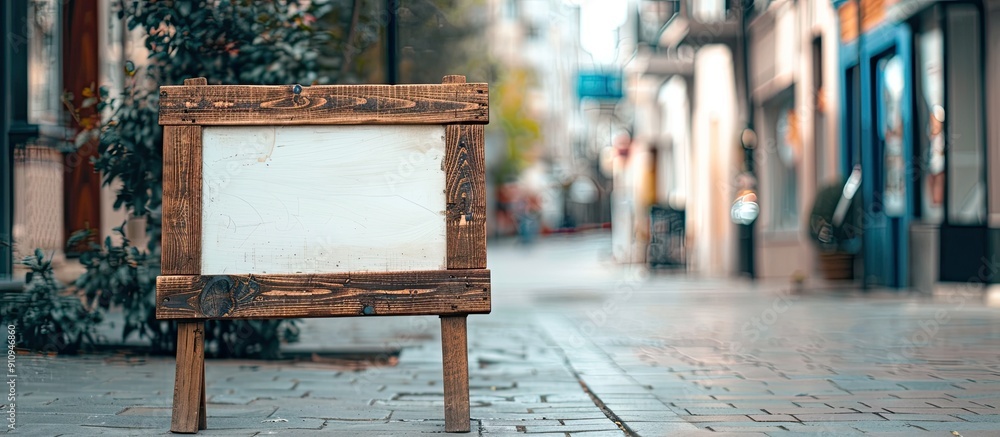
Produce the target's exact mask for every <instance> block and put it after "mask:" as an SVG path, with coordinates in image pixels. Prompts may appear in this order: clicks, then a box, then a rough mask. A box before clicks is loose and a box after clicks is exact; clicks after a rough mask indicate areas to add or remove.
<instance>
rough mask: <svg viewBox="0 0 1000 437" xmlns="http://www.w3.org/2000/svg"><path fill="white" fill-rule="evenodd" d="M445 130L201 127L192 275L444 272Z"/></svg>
mask: <svg viewBox="0 0 1000 437" xmlns="http://www.w3.org/2000/svg"><path fill="white" fill-rule="evenodd" d="M444 137H445V129H444V127H443V126H440V125H435V126H247V127H229V126H226V127H214V126H213V127H205V128H204V135H203V140H202V142H203V143H204V145H203V149H204V151H203V155H204V166H203V174H204V176H203V178H204V197H203V204H202V221H203V224H202V245H203V246H202V248H201V250H202V270H201V274H205V275H214V274H232V273H238V274H251V273H252V274H294V273H342V272H359V271H374V272H387V271H410V270H443V269H444V268H445V258H446V254H447V245H446V229H445V228H446V227H445V216H444V213H445V194H444V186H445V172H444V170H443V169H442V161H443V160H444V155H445V138H444Z"/></svg>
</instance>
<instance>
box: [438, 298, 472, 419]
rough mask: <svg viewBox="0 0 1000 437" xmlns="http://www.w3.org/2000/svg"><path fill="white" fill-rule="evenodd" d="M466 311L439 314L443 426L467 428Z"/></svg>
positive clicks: (467, 360) (467, 345)
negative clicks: (444, 314)
mask: <svg viewBox="0 0 1000 437" xmlns="http://www.w3.org/2000/svg"><path fill="white" fill-rule="evenodd" d="M467 318H468V317H466V316H465V315H458V316H441V357H442V365H443V370H444V430H445V431H446V432H469V425H470V423H469V422H470V414H469V349H468V348H469V340H468V334H467V332H468V331H467V329H466V319H467Z"/></svg>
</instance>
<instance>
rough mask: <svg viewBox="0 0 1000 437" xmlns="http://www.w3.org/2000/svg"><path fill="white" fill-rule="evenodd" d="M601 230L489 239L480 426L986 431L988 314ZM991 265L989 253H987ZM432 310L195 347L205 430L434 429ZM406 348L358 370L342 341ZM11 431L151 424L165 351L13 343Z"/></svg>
mask: <svg viewBox="0 0 1000 437" xmlns="http://www.w3.org/2000/svg"><path fill="white" fill-rule="evenodd" d="M607 244H608V241H607V239H606V237H605V236H602V235H597V236H584V237H582V238H556V239H550V240H547V241H545V244H542V245H538V246H535V247H529V248H522V247H518V246H514V245H497V246H495V247H493V248H491V252H490V268H491V269H493V275H494V288H493V290H494V291H493V293H494V312H493V314H490V315H484V316H470V319H469V329H470V334H469V338H470V365H471V373H470V375H471V381H470V387H471V396H472V397H471V401H472V418H473V433H475V434H479V435H484V436H486V435H491V436H492V435H511V436H514V435H530V434H543V435H560V436H566V435H569V436H585V437H600V436H622V435H642V436H671V435H678V436H689V435H690V436H697V435H703V434H704V435H816V436H819V435H825V436H841V435H862V434H874V435H884V436H894V435H899V436H910V435H940V436H956V435H960V436H966V437H970V436H986V435H1000V410H998V408H1000V390H998V388H1000V352H998V350H1000V349H998V348H997V347H996V346H997V345H998V344H1000V310H998V309H996V308H992V307H990V306H988V305H986V304H985V303H984V302H985V300H984V297H983V296H984V295H983V293H981V292H978V291H977V292H973V293H968V294H953V295H948V296H939V297H935V298H931V297H927V296H915V295H908V294H901V293H887V292H870V293H862V292H860V291H857V290H829V289H828V290H806V291H801V292H797V293H792V292H789V291H787V288H788V287H785V286H783V284H780V283H779V284H766V285H765V284H758V285H751V284H748V283H745V282H736V281H723V280H715V279H704V278H701V279H696V278H690V277H685V276H680V275H676V274H667V273H653V274H649V273H648V272H645V271H643V270H641V269H624V268H620V267H617V266H615V265H613V264H611V263H609V262H607V261H606V259H605V255H604V253H605V251H606V249H605V248H606V247H607ZM988 267H989V266H988ZM437 326H438V322H437V319H436V318H429V317H410V318H383V319H358V318H354V319H313V320H310V321H308V323H307V324H306V325H305V329H304V332H303V341H302V343H301V344H298V345H294V346H292V347H289V348H288V349H287V350H288V351H290V352H293V353H296V354H300V355H301V354H306V353H309V352H321V354H320V355H318V357H317V358H316V359H313V360H300V361H291V360H290V361H279V362H257V361H241V360H209V361H208V363H207V378H208V388H207V389H208V396H209V405H208V415H209V418H208V426H209V429H208V430H206V431H202V432H201V434H204V435H248V436H250V435H310V434H330V433H333V434H350V435H353V436H381V435H420V434H423V433H438V432H443V429H444V422H443V395H442V393H443V390H442V386H441V383H442V382H441V354H440V346H439V339H438V328H437ZM345 350H349V351H367V352H371V353H376V354H377V353H384V352H387V351H397V350H399V351H401V352H400V353H399V355H398V357H397V356H395V355H385V357H388V358H390V359H389V360H388V363H386V364H384V365H376V366H371V367H367V368H364V369H354V368H352V367H351V366H349V365H347V363H346V362H344V361H342V360H338V359H335V358H329V357H330V355H327V354H326V353H329V352H337V351H341V352H342V351H345ZM16 360H17V362H16V363H17V368H18V372H17V373H18V376H17V378H16V382H17V384H16V387H17V402H16V411H17V416H16V419H17V429H16V431H15V432H16V433H24V434H29V435H98V434H100V435H151V434H152V435H156V434H165V433H166V430H167V429H168V427H169V421H170V406H171V397H172V385H173V360H172V359H169V358H159V357H134V356H128V355H125V354H101V355H87V356H81V357H62V356H60V357H44V356H39V355H31V354H19V355H18V356H17V358H16Z"/></svg>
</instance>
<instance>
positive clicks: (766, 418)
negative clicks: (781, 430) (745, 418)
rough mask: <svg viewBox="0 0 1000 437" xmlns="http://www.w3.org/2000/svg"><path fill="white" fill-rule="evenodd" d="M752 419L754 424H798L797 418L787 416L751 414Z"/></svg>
mask: <svg viewBox="0 0 1000 437" xmlns="http://www.w3.org/2000/svg"><path fill="white" fill-rule="evenodd" d="M749 417H750V419H753V421H754V422H798V421H799V420H798V419H796V418H795V417H792V416H789V415H785V414H751V415H750V416H749Z"/></svg>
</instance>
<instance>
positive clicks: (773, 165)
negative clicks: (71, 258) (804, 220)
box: [767, 99, 802, 231]
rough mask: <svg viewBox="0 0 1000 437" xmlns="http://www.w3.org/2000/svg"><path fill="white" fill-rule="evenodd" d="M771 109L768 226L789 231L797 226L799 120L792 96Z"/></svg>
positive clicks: (772, 228)
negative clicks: (772, 134)
mask: <svg viewBox="0 0 1000 437" xmlns="http://www.w3.org/2000/svg"><path fill="white" fill-rule="evenodd" d="M773 111H774V112H773V113H772V114H773V117H772V118H771V120H774V124H773V126H774V127H773V129H774V130H773V132H774V140H773V142H772V147H768V151H767V152H768V157H767V171H768V174H767V178H768V181H769V184H768V185H769V186H770V188H769V189H768V193H769V194H768V199H769V200H770V201H769V202H768V204H769V205H770V217H771V219H770V228H771V230H774V231H792V230H796V229H798V227H799V187H798V185H799V184H798V163H799V160H800V157H801V155H802V147H801V142H802V141H801V135H800V133H799V132H800V131H799V120H798V116H797V114H796V113H795V109H794V107H793V105H792V100H791V99H787V100H786V101H785V103H783V104H779V105H775V106H774V107H773Z"/></svg>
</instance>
